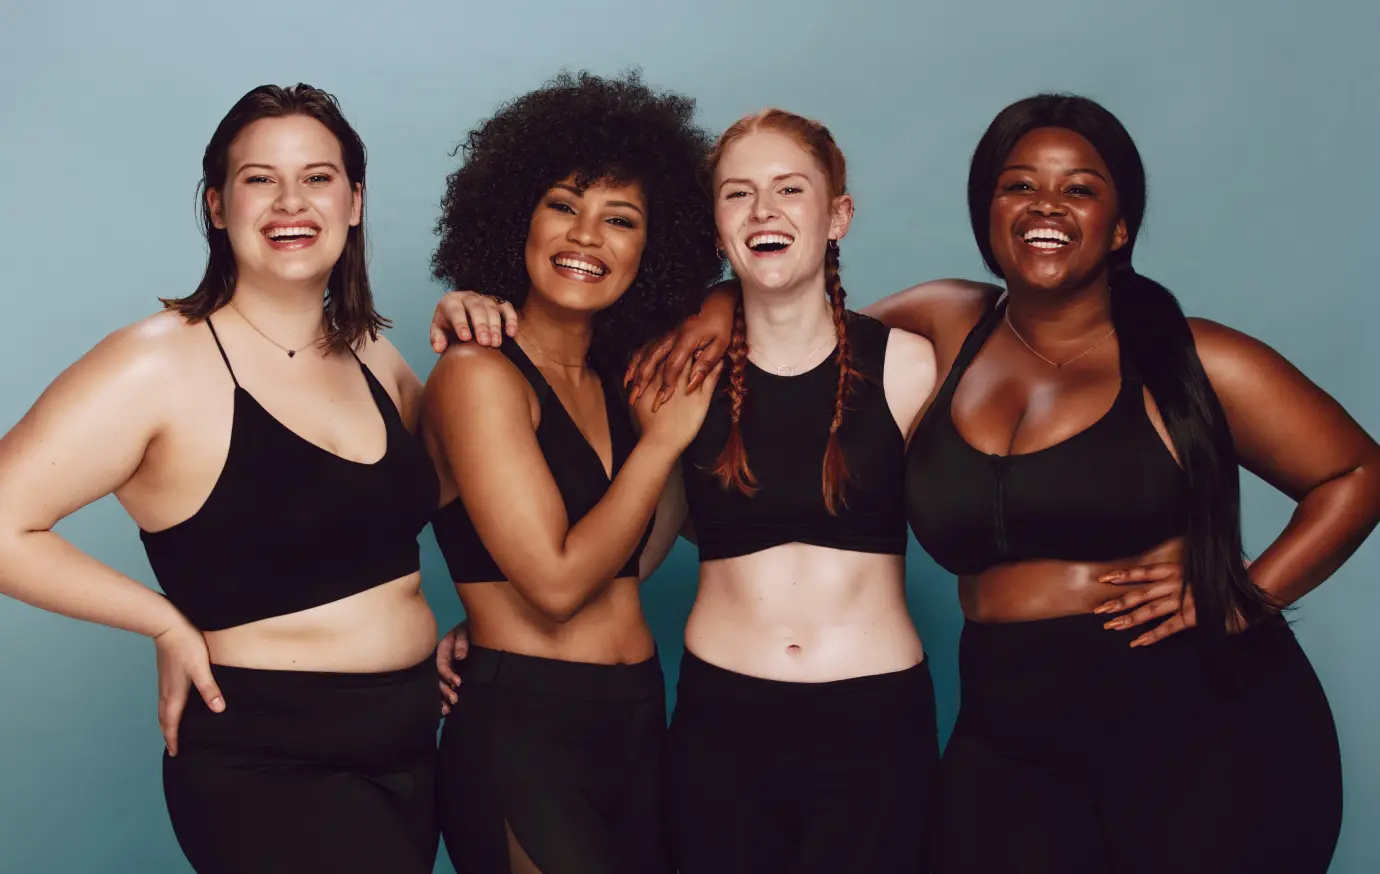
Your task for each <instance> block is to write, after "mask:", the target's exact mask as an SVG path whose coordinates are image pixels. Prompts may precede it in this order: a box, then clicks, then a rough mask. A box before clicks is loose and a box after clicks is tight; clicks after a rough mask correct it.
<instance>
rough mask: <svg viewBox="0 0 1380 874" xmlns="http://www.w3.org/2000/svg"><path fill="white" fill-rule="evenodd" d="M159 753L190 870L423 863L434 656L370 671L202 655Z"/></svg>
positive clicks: (410, 871)
mask: <svg viewBox="0 0 1380 874" xmlns="http://www.w3.org/2000/svg"><path fill="white" fill-rule="evenodd" d="M212 671H213V672H214V673H215V677H216V682H217V683H218V684H219V685H220V688H221V691H222V692H224V693H225V704H226V708H225V711H224V712H223V713H212V712H211V711H210V709H208V708H207V707H206V704H205V702H204V701H202V700H201V697H200V696H199V695H197V694H196V692H195V690H193V692H192V695H191V698H190V699H189V700H188V702H187V709H186V712H185V713H184V714H183V716H182V723H181V726H180V727H179V731H178V734H179V747H180V749H179V751H178V754H177V756H176V758H174V757H171V756H168V755H167V754H166V753H165V754H164V756H163V790H164V795H165V797H166V799H167V803H168V814H169V816H171V818H172V825H173V831H174V832H175V833H176V835H177V840H178V843H179V844H181V846H182V851H183V852H184V853H186V855H187V860H188V861H189V862H191V864H192V867H193V868H195V869H196V870H197V871H198V872H199V874H279V872H281V874H303V872H317V871H320V872H330V874H346V872H348V874H378V872H383V871H387V872H389V874H430V872H431V869H432V866H433V864H434V862H435V859H436V850H437V831H436V817H435V803H436V802H435V783H434V773H435V759H436V728H437V723H438V720H439V718H440V702H439V698H438V696H437V692H436V665H435V662H434V661H433V660H432V659H430V658H428V659H427V660H426V661H424V662H422V663H420V664H418V665H416V666H414V667H411V668H406V669H404V670H400V671H391V672H388V673H382V674H337V673H317V672H307V671H261V670H253V669H249V668H234V667H225V666H221V665H217V666H213V668H212Z"/></svg>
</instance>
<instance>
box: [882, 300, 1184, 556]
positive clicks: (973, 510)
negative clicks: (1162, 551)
mask: <svg viewBox="0 0 1380 874" xmlns="http://www.w3.org/2000/svg"><path fill="white" fill-rule="evenodd" d="M1004 311H1005V302H1004V301H1002V302H999V303H998V304H997V305H996V306H995V307H993V309H992V310H991V312H989V313H988V314H987V315H986V316H985V317H983V319H982V320H981V321H979V322H978V324H977V326H976V327H974V328H973V330H972V332H971V333H969V335H968V339H967V340H966V341H965V342H964V344H963V348H962V349H960V350H959V353H958V357H957V358H956V359H955V360H954V364H953V368H952V369H951V370H950V371H949V376H948V378H947V379H946V380H945V381H944V385H943V386H941V387H940V390H939V394H938V395H936V396H935V399H934V402H933V404H932V405H931V407H930V409H929V410H928V411H927V412H926V414H925V418H924V419H923V420H922V421H921V423H920V427H919V429H918V430H917V431H916V434H915V436H914V437H913V438H912V439H911V444H910V448H909V450H908V451H907V457H906V472H905V477H906V509H907V513H908V515H909V517H910V525H911V529H912V530H913V531H914V532H915V537H916V539H917V540H919V541H920V545H921V546H923V547H924V548H925V550H926V551H927V552H928V553H929V554H930V556H931V557H933V558H934V560H935V561H937V562H938V563H939V564H940V565H941V566H943V567H944V569H945V570H948V571H949V572H950V573H954V574H976V573H980V572H982V571H984V570H986V569H988V568H990V567H992V566H994V565H998V564H1002V563H1005V562H1013V561H1023V560H1029V559H1059V560H1063V561H1086V562H1094V561H1111V560H1113V559H1119V558H1126V557H1128V556H1133V555H1137V554H1139V553H1142V552H1144V551H1145V550H1147V549H1150V548H1152V547H1154V546H1157V545H1158V544H1160V543H1163V542H1164V541H1166V540H1169V539H1170V538H1173V537H1176V536H1179V535H1182V534H1183V533H1184V531H1185V529H1186V528H1187V527H1188V497H1189V496H1188V489H1187V482H1186V480H1185V478H1184V475H1183V471H1182V470H1181V469H1180V468H1179V466H1178V464H1177V463H1176V462H1175V461H1174V457H1173V456H1172V455H1171V454H1170V452H1169V450H1168V448H1167V447H1166V446H1165V445H1164V441H1162V440H1161V439H1160V435H1159V433H1158V432H1157V431H1156V430H1155V426H1154V425H1153V424H1152V423H1151V421H1150V416H1149V415H1148V414H1147V413H1146V410H1145V400H1144V394H1143V390H1142V383H1141V380H1140V377H1139V375H1138V374H1137V373H1136V371H1135V369H1134V367H1133V366H1132V365H1131V362H1130V361H1128V360H1127V359H1126V358H1125V356H1124V355H1123V356H1122V360H1121V390H1120V392H1119V393H1118V394H1117V397H1116V401H1115V402H1114V403H1113V404H1112V408H1111V409H1110V410H1109V411H1108V412H1107V414H1106V415H1105V416H1103V417H1102V418H1101V419H1099V420H1097V421H1096V422H1095V423H1093V424H1092V425H1091V426H1089V427H1088V428H1087V429H1085V430H1083V431H1081V432H1079V433H1078V434H1075V435H1074V436H1073V437H1070V438H1069V439H1067V440H1065V441H1063V442H1062V443H1056V444H1055V445H1053V446H1050V447H1048V448H1046V449H1041V450H1038V451H1036V452H1030V453H1025V454H1021V455H989V454H987V453H984V452H980V451H978V450H977V449H975V448H973V447H972V446H971V445H970V444H969V443H968V442H967V441H965V440H964V439H963V437H962V436H961V435H960V434H959V433H958V430H957V428H956V427H955V426H954V421H953V410H952V403H953V396H954V390H955V388H956V387H957V385H958V383H959V380H961V379H962V377H963V373H964V371H966V370H967V369H968V365H969V364H971V363H972V361H973V358H974V357H976V355H977V353H978V351H979V350H980V349H981V348H982V346H983V344H984V343H985V342H986V341H987V338H988V337H990V336H991V334H992V332H993V331H994V330H995V329H996V328H997V326H998V325H1000V324H1001V322H1002V314H1003V312H1004Z"/></svg>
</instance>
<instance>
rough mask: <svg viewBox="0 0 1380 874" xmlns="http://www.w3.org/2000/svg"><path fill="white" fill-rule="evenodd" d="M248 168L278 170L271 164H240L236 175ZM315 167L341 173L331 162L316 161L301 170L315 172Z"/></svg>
mask: <svg viewBox="0 0 1380 874" xmlns="http://www.w3.org/2000/svg"><path fill="white" fill-rule="evenodd" d="M250 167H257V168H259V169H261V170H276V169H278V168H277V167H274V166H273V165H272V164H253V163H251V164H241V165H240V169H239V170H237V171H236V174H237V175H238V174H239V173H243V172H244V171H245V170H248V169H249V168H250ZM317 167H329V168H330V169H332V170H334V171H335V172H337V173H340V172H341V170H340V168H339V167H337V166H336V165H335V164H334V162H331V161H317V162H315V163H314V164H308V165H307V166H305V167H303V168H302V169H303V170H315V169H316V168H317ZM342 175H344V174H342Z"/></svg>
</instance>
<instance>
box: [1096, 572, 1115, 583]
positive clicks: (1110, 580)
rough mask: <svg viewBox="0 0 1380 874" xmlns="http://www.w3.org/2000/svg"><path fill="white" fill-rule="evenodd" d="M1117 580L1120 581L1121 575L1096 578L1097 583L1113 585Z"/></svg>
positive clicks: (1105, 575) (1106, 575)
mask: <svg viewBox="0 0 1380 874" xmlns="http://www.w3.org/2000/svg"><path fill="white" fill-rule="evenodd" d="M1119 579H1121V574H1103V575H1102V576H1100V577H1098V578H1097V581H1098V582H1099V583H1115V582H1116V581H1117V580H1119Z"/></svg>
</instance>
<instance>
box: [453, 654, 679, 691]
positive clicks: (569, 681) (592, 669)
mask: <svg viewBox="0 0 1380 874" xmlns="http://www.w3.org/2000/svg"><path fill="white" fill-rule="evenodd" d="M456 670H457V671H458V672H459V674H460V678H461V680H462V681H463V682H465V683H475V684H482V685H485V686H492V687H494V688H496V689H514V690H518V691H525V692H537V693H540V694H544V695H554V696H559V697H564V698H577V699H581V700H585V701H640V700H643V699H646V698H651V697H660V696H662V695H664V694H665V689H666V680H665V677H664V676H663V675H662V673H661V659H660V658H659V657H658V656H657V654H656V652H653V653H652V657H651V658H649V659H647V660H645V661H641V662H638V663H636V664H631V665H603V664H594V663H590V662H567V661H562V660H560V659H548V658H542V657H540V656H530V655H524V654H522V653H516V652H506V651H504V650H497V649H488V648H486V647H482V646H474V645H473V644H471V645H470V650H469V653H468V654H466V656H465V658H463V659H461V660H459V661H457V662H456Z"/></svg>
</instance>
